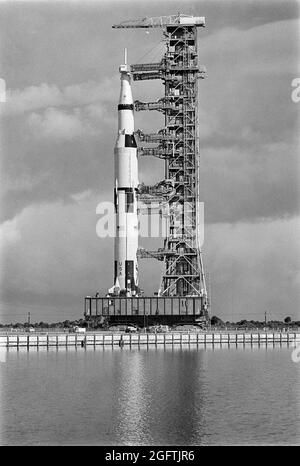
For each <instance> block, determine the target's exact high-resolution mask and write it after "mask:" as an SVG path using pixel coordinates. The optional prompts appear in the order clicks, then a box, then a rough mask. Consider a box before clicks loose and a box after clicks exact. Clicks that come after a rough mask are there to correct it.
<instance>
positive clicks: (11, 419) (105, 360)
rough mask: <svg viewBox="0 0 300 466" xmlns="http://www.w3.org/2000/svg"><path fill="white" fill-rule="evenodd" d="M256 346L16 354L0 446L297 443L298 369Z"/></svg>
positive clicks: (283, 351) (281, 353)
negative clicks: (0, 444)
mask: <svg viewBox="0 0 300 466" xmlns="http://www.w3.org/2000/svg"><path fill="white" fill-rule="evenodd" d="M291 351H292V349H291V348H287V347H280V346H279V345H277V347H273V345H272V346H271V345H270V346H268V347H266V346H265V345H264V346H261V347H259V346H258V345H256V346H250V345H244V346H243V345H239V346H238V347H236V346H235V345H233V346H230V347H228V346H225V345H223V346H222V347H221V346H214V347H212V346H210V347H208V346H207V347H206V348H205V347H201V348H200V347H198V348H197V346H192V345H191V346H188V345H186V346H182V347H180V346H178V347H171V346H170V347H165V348H164V347H157V348H155V347H149V348H146V347H141V348H137V347H135V348H129V347H124V348H123V349H120V348H115V349H111V348H105V349H103V348H101V347H97V348H96V349H94V348H86V349H82V348H80V349H74V348H73V349H72V348H69V349H68V350H66V349H65V348H60V349H56V348H53V349H49V350H47V349H46V348H44V349H42V348H40V350H39V351H36V350H35V349H30V350H29V351H27V349H25V348H24V349H20V350H19V351H17V350H10V351H9V352H8V353H7V358H6V363H5V364H1V365H0V370H1V374H2V385H3V386H2V400H1V402H2V408H1V414H2V419H3V422H2V433H0V434H1V440H0V443H2V444H10V445H13V444H17V445H39V444H51V445H55V444H59V445H69V444H84V445H91V444H97V445H99V444H104V445H109V444H112V445H118V444H128V445H129V444H134V445H138V444H148V445H175V444H181V445H202V444H230V443H238V444H245V443H254V444H259V443H271V444H272V443H273V444H276V443H297V441H298V438H299V437H298V431H297V429H298V427H299V397H298V390H297V383H298V377H299V369H300V365H299V364H295V363H293V362H292V360H291Z"/></svg>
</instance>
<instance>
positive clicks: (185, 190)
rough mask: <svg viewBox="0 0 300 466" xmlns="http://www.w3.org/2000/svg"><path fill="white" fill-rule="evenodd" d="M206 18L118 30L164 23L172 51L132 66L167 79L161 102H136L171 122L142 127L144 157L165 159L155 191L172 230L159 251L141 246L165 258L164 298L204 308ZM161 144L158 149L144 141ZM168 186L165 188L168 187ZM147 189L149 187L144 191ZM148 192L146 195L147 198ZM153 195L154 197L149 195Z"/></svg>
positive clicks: (139, 74)
mask: <svg viewBox="0 0 300 466" xmlns="http://www.w3.org/2000/svg"><path fill="white" fill-rule="evenodd" d="M204 25H205V20H204V18H202V17H193V16H187V15H181V14H178V15H175V16H164V17H158V18H145V19H143V20H141V21H127V22H123V23H121V24H119V25H115V26H113V27H114V28H150V27H160V28H162V31H163V36H164V41H165V45H166V51H165V53H164V56H163V57H162V60H161V61H160V62H159V63H147V64H139V65H131V73H132V76H133V79H134V80H135V81H137V80H148V79H161V80H162V82H163V85H164V89H165V93H164V97H162V98H161V99H159V100H158V101H156V102H140V101H136V102H135V110H136V111H142V110H157V111H160V112H162V113H163V114H164V120H165V126H164V128H163V129H161V130H160V131H158V133H156V134H145V133H144V132H142V131H137V134H138V136H139V140H140V147H139V155H140V156H156V157H159V158H161V159H164V161H165V179H164V180H163V181H162V182H160V183H158V184H157V185H156V186H155V187H152V189H151V188H150V189H148V191H147V195H149V193H150V194H151V193H152V195H153V196H154V197H155V196H156V199H157V197H159V196H160V197H161V202H162V204H164V205H165V206H166V205H167V212H168V214H167V234H166V238H165V240H164V247H163V248H161V249H159V250H158V251H145V250H140V257H156V258H157V259H159V260H163V261H164V272H163V275H162V279H161V285H160V289H159V296H197V297H201V298H202V303H203V305H202V310H203V311H206V310H207V309H208V297H207V290H206V284H205V274H204V268H203V262H202V253H201V245H200V231H201V228H202V225H201V223H200V196H199V184H200V182H199V178H200V176H199V175H200V172H199V169H200V168H199V160H200V153H199V124H198V79H199V78H203V77H204V74H205V71H204V70H203V67H202V68H201V67H199V65H198V54H197V28H198V27H203V26H204ZM144 142H145V143H152V144H153V143H157V144H158V145H157V146H156V147H155V148H153V147H147V145H146V146H143V143H144ZM162 187H163V189H162ZM144 191H145V189H144ZM144 191H143V190H141V192H140V198H141V199H142V200H144V201H145V196H144V198H143V192H144ZM147 199H149V196H148V197H147Z"/></svg>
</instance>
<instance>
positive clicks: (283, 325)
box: [210, 316, 300, 329]
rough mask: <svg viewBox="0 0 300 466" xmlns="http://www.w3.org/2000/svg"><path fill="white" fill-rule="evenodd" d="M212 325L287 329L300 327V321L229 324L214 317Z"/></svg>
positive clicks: (286, 319) (249, 321)
mask: <svg viewBox="0 0 300 466" xmlns="http://www.w3.org/2000/svg"><path fill="white" fill-rule="evenodd" d="M210 323H211V325H212V326H213V327H219V328H225V327H226V328H231V327H234V328H236V327H238V328H249V329H250V328H264V327H267V328H271V329H272V328H286V327H300V321H299V320H297V321H292V319H291V317H289V316H288V317H286V318H285V319H284V320H283V321H282V320H268V321H267V322H265V321H259V320H246V319H242V320H240V321H238V322H229V321H226V322H225V321H223V320H222V319H220V318H219V317H217V316H212V318H211V320H210Z"/></svg>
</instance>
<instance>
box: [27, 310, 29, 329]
mask: <svg viewBox="0 0 300 466" xmlns="http://www.w3.org/2000/svg"><path fill="white" fill-rule="evenodd" d="M27 322H28V326H30V312H28V319H27Z"/></svg>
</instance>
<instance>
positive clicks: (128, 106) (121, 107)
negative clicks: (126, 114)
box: [118, 104, 133, 110]
mask: <svg viewBox="0 0 300 466" xmlns="http://www.w3.org/2000/svg"><path fill="white" fill-rule="evenodd" d="M118 110H133V104H119V105H118Z"/></svg>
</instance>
